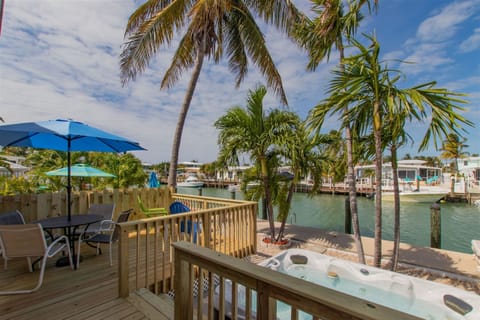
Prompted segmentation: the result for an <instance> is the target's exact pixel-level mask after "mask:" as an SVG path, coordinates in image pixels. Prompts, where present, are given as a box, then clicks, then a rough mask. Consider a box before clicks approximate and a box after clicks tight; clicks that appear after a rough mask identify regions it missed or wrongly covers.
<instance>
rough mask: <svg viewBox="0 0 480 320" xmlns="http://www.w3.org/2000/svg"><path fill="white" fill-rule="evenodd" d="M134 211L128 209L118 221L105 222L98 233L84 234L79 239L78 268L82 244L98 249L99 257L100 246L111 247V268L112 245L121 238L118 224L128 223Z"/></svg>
mask: <svg viewBox="0 0 480 320" xmlns="http://www.w3.org/2000/svg"><path fill="white" fill-rule="evenodd" d="M132 212H133V209H128V210H125V211H122V212H121V213H120V215H119V216H118V218H117V221H112V220H103V221H102V223H101V227H100V229H99V231H98V232H96V233H93V234H92V233H89V232H88V231H87V232H84V233H82V235H81V236H80V238H79V239H78V252H77V268H78V266H79V265H80V246H81V244H82V243H86V244H88V245H90V246H92V247H95V248H96V249H97V255H99V254H100V252H101V251H100V245H101V244H108V245H109V254H110V266H112V265H113V260H112V245H113V243H115V242H117V241H118V238H119V228H118V226H117V224H118V223H122V222H126V221H128V218H129V217H130V214H132Z"/></svg>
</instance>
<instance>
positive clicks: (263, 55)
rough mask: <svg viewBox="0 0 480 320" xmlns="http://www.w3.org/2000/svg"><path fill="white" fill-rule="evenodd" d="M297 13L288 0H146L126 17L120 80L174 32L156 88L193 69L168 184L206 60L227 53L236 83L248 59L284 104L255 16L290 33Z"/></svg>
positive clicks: (133, 73) (132, 76) (173, 181)
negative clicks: (176, 38) (172, 50)
mask: <svg viewBox="0 0 480 320" xmlns="http://www.w3.org/2000/svg"><path fill="white" fill-rule="evenodd" d="M299 16H300V14H299V12H298V11H297V9H296V8H295V6H294V5H293V4H292V2H291V1H289V0H277V1H271V0H253V1H234V0H196V1H174V0H147V1H146V2H145V3H144V4H143V5H141V6H140V7H139V8H138V9H137V10H136V11H135V12H134V13H133V14H132V15H131V16H130V19H129V21H128V24H127V27H126V31H125V36H126V37H128V40H127V41H126V42H125V43H124V47H123V51H122V53H121V59H120V64H121V74H120V77H121V80H122V83H123V84H124V85H125V84H126V83H127V82H128V81H130V80H135V78H136V77H137V74H140V73H142V72H143V71H144V70H145V68H146V67H147V66H148V64H149V62H150V60H151V59H152V57H153V56H154V55H155V53H156V52H157V51H158V50H159V49H160V48H162V47H167V46H168V45H170V44H171V42H172V40H173V38H174V34H175V33H176V32H182V33H183V36H182V38H181V40H180V42H179V45H178V48H177V50H176V52H175V54H174V56H173V58H172V63H171V65H170V67H169V68H168V70H167V71H166V72H165V74H164V76H163V79H162V82H161V86H160V87H161V88H162V89H164V88H170V87H172V86H173V85H174V84H175V83H176V82H177V81H178V80H179V78H180V76H181V75H182V74H183V73H184V72H185V71H186V70H188V69H190V68H193V71H192V75H191V78H190V81H189V84H188V86H187V89H186V92H185V97H184V100H183V103H182V106H181V109H180V113H179V118H178V122H177V127H176V130H175V134H174V138H173V144H172V154H171V160H170V168H169V176H168V185H169V186H170V187H175V186H176V175H177V164H178V154H179V150H180V143H181V139H182V132H183V127H184V124H185V119H186V117H187V113H188V109H189V107H190V102H191V100H192V97H193V94H194V91H195V87H196V84H197V81H198V78H199V75H200V72H201V69H202V65H203V62H204V59H205V58H206V59H212V60H213V61H214V62H215V63H219V61H220V59H221V58H222V56H223V55H224V54H226V55H227V57H228V65H229V68H230V70H231V71H232V72H233V73H234V74H235V75H236V85H237V87H238V86H239V85H240V83H241V82H242V81H243V79H244V78H245V76H246V74H247V70H248V62H249V61H251V62H253V64H254V65H255V66H256V67H258V68H259V70H260V72H261V73H262V74H263V76H264V77H265V78H266V81H267V84H268V86H269V87H270V88H272V89H273V92H274V93H275V94H276V95H277V96H278V97H279V98H280V100H281V101H282V102H283V103H284V104H286V103H287V98H286V95H285V92H284V89H283V85H282V81H281V78H280V74H279V73H278V71H277V69H276V67H275V64H274V62H273V59H272V57H271V56H270V54H269V52H268V49H267V47H266V44H265V38H264V36H263V34H262V32H261V30H260V28H259V27H258V25H257V24H256V22H255V17H259V18H260V19H262V20H263V21H264V22H265V23H268V24H272V25H274V26H276V27H277V28H278V29H279V30H281V31H282V32H287V33H288V32H289V30H290V27H291V26H293V25H294V24H295V21H296V19H298V18H299Z"/></svg>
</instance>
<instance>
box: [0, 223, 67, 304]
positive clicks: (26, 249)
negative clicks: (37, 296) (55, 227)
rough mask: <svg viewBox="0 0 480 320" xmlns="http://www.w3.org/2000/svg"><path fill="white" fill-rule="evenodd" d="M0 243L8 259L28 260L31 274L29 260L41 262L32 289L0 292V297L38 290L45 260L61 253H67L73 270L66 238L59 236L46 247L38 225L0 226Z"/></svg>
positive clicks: (30, 268) (41, 230) (42, 233)
mask: <svg viewBox="0 0 480 320" xmlns="http://www.w3.org/2000/svg"><path fill="white" fill-rule="evenodd" d="M0 243H1V245H2V248H3V254H4V256H5V257H7V258H8V259H11V258H27V259H28V260H29V264H28V267H29V270H30V272H33V266H32V264H31V263H30V259H31V258H36V257H40V260H41V261H42V263H41V268H40V274H39V278H38V282H37V285H36V286H35V287H34V288H33V289H23V290H14V291H0V295H8V294H21V293H31V292H34V291H36V290H38V289H39V288H40V287H41V285H42V283H43V275H44V274H45V267H46V265H47V258H51V257H53V256H55V255H57V254H58V253H59V252H61V251H66V252H67V253H68V258H69V262H70V267H71V268H72V269H73V261H72V256H71V253H70V245H69V242H68V239H67V237H66V236H59V237H58V238H57V239H55V240H54V241H53V242H52V243H50V245H48V246H47V241H46V239H45V235H44V232H43V229H42V226H41V225H40V224H39V223H37V224H16V225H0Z"/></svg>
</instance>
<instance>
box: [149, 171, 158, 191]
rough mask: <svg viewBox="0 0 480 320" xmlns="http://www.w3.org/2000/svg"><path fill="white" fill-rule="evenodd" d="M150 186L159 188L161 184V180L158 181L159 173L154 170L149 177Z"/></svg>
mask: <svg viewBox="0 0 480 320" xmlns="http://www.w3.org/2000/svg"><path fill="white" fill-rule="evenodd" d="M148 186H149V187H150V188H158V187H159V186H160V182H158V179H157V174H156V173H155V172H154V171H152V172H151V173H150V176H149V177H148Z"/></svg>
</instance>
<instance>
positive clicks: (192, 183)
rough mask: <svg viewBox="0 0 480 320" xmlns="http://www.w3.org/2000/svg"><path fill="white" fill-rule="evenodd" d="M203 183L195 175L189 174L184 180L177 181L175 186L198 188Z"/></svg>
mask: <svg viewBox="0 0 480 320" xmlns="http://www.w3.org/2000/svg"><path fill="white" fill-rule="evenodd" d="M204 184H205V183H203V181H200V180H198V179H197V177H195V176H189V177H188V178H187V179H185V181H183V182H179V183H177V187H180V188H200V187H203V185H204Z"/></svg>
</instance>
